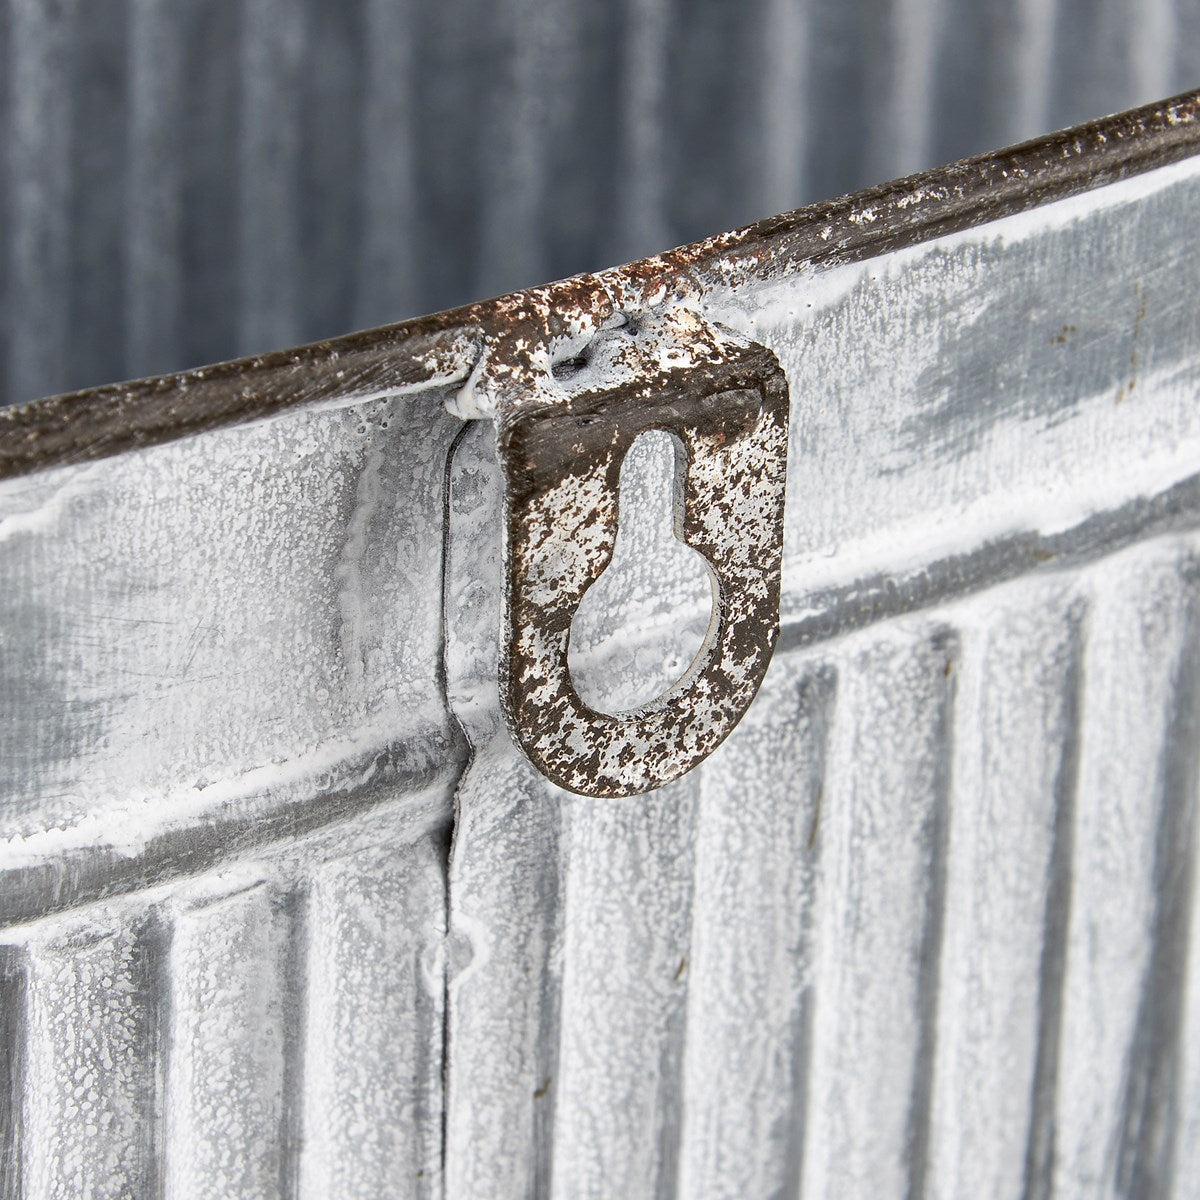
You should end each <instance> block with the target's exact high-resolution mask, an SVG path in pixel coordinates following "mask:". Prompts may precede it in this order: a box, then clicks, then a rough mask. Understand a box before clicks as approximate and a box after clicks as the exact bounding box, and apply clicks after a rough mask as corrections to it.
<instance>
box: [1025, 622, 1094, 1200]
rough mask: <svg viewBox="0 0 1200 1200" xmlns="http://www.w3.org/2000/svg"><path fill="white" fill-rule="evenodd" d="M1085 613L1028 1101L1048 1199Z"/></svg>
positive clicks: (1037, 1194) (1073, 645)
mask: <svg viewBox="0 0 1200 1200" xmlns="http://www.w3.org/2000/svg"><path fill="white" fill-rule="evenodd" d="M1082 620H1083V618H1082V615H1081V614H1075V615H1073V617H1072V619H1071V622H1070V630H1071V636H1070V657H1069V659H1068V669H1067V673H1066V678H1065V680H1064V684H1065V686H1064V688H1063V699H1064V713H1063V726H1064V737H1063V746H1062V757H1061V759H1060V761H1059V767H1058V772H1057V774H1056V776H1055V780H1054V826H1053V832H1052V835H1051V839H1052V840H1051V847H1050V861H1049V867H1048V887H1047V888H1046V905H1045V916H1044V930H1045V931H1044V933H1043V935H1042V952H1041V957H1040V961H1039V964H1038V989H1037V1052H1036V1059H1035V1063H1034V1072H1033V1087H1032V1092H1031V1095H1030V1103H1029V1140H1028V1144H1027V1146H1026V1152H1025V1171H1024V1181H1023V1188H1022V1196H1023V1197H1024V1200H1049V1197H1050V1196H1051V1195H1052V1194H1053V1185H1054V1150H1055V1145H1054V1143H1055V1110H1056V1108H1057V1105H1058V1060H1059V1053H1060V1046H1061V1042H1062V1020H1063V980H1064V978H1065V974H1066V954H1067V931H1068V929H1069V927H1070V915H1071V879H1072V873H1073V861H1074V850H1075V814H1076V805H1077V799H1078V798H1077V792H1078V787H1079V739H1080V702H1081V693H1082V687H1083V678H1082V675H1083V644H1084V634H1083V624H1082Z"/></svg>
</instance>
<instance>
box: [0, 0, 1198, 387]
mask: <svg viewBox="0 0 1200 1200" xmlns="http://www.w3.org/2000/svg"><path fill="white" fill-rule="evenodd" d="M1198 81H1200V5H1198V4H1197V0H1151V2H1146V0H986V2H980V3H973V4H969V5H961V4H960V5H952V4H950V3H948V2H946V0H739V2H738V3H725V2H723V0H702V2H700V3H686V4H685V3H682V2H680V0H613V2H612V3H585V2H583V0H455V2H454V3H445V2H443V0H415V2H405V3H400V2H398V0H295V2H293V0H166V2H159V0H105V2H104V3H91V2H86V0H0V231H2V232H0V403H4V402H16V401H25V400H30V399H33V398H34V397H36V396H40V395H46V394H49V393H52V392H58V391H64V390H68V389H71V388H77V387H83V386H88V385H92V384H98V383H102V382H107V381H111V380H116V379H123V378H131V377H136V376H140V375H146V374H151V373H156V372H165V371H170V370H175V369H178V368H181V367H186V366H193V365H197V364H200V363H204V362H212V361H216V360H219V359H224V358H229V357H233V356H235V355H238V354H249V353H259V352H262V351H267V350H273V349H278V348H281V347H283V346H286V345H292V344H296V343H299V342H302V341H306V340H311V339H315V338H320V337H327V336H332V335H336V334H340V333H344V332H346V331H348V330H350V329H354V328H363V327H367V326H371V325H377V324H383V323H386V322H391V321H396V320H399V319H402V318H405V317H409V316H412V315H415V314H417V313H419V312H427V311H433V310H436V309H440V308H445V307H449V306H451V305H455V304H459V303H464V302H466V301H469V300H474V299H477V298H479V297H481V296H487V295H494V294H497V293H499V292H502V291H506V290H509V289H513V288H517V287H523V286H527V285H531V284H536V283H540V282H542V281H544V280H546V279H551V278H558V277H562V276H565V275H569V274H572V273H575V272H578V271H582V270H592V269H596V268H599V267H603V266H606V265H609V264H612V263H615V262H620V261H624V260H627V259H631V258H634V257H638V256H641V255H644V254H649V253H652V252H655V251H659V250H662V249H665V248H666V247H668V246H671V245H675V244H679V243H682V242H685V241H690V240H693V239H695V238H698V237H701V236H705V235H709V234H713V233H716V232H717V231H719V230H722V229H726V228H730V227H732V226H734V225H738V224H742V223H745V222H747V221H750V220H753V219H755V218H758V217H762V216H766V215H768V214H770V213H773V212H779V211H783V210H786V209H791V208H795V207H797V206H799V205H801V204H804V203H808V202H810V201H812V200H817V199H821V198H824V197H827V196H833V195H837V194H840V193H842V192H844V191H848V190H851V189H852V188H855V187H860V186H865V185H867V184H871V183H877V182H880V181H882V180H884V179H886V178H890V177H893V176H897V175H901V174H904V173H907V172H910V171H913V170H916V169H918V168H922V167H926V166H931V165H934V164H936V163H939V162H945V161H948V160H950V159H953V158H956V157H959V156H961V155H964V154H967V153H974V152H979V151H984V150H989V149H993V148H995V147H997V146H1000V145H1003V144H1005V143H1009V142H1013V141H1016V140H1018V139H1021V138H1025V137H1032V136H1034V135H1037V134H1039V133H1042V132H1045V131H1047V130H1050V129H1053V128H1057V127H1061V126H1065V125H1068V124H1071V123H1074V122H1077V121H1081V120H1085V119H1090V118H1093V117H1096V116H1100V115H1102V114H1103V113H1106V112H1113V111H1116V110H1118V109H1121V108H1126V107H1130V106H1132V105H1134V104H1139V103H1145V102H1149V101H1151V100H1154V99H1157V98H1159V97H1161V96H1165V95H1170V94H1172V93H1174V92H1178V91H1182V90H1183V89H1184V88H1186V87H1192V86H1195V85H1196V84H1197V82H1198Z"/></svg>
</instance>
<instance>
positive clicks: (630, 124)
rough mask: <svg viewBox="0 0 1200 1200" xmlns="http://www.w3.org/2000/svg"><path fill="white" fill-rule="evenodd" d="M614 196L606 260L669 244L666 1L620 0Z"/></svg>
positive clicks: (620, 259) (635, 255)
mask: <svg viewBox="0 0 1200 1200" xmlns="http://www.w3.org/2000/svg"><path fill="white" fill-rule="evenodd" d="M622 12H623V15H624V21H623V27H622V29H621V34H620V46H621V63H620V69H619V78H620V81H621V82H620V86H619V90H618V93H617V104H618V112H617V121H618V123H619V127H620V145H619V150H618V166H617V179H618V184H617V195H616V203H615V207H614V212H613V225H612V227H611V229H610V233H609V246H610V249H609V250H608V251H607V254H606V258H607V259H608V260H609V261H612V262H624V261H626V260H627V259H631V258H638V257H641V256H642V255H644V254H650V253H653V252H654V251H655V250H656V249H658V248H661V247H664V246H669V245H670V244H671V231H670V229H669V227H668V224H667V216H666V213H667V191H666V189H667V180H666V174H665V171H664V163H665V162H666V159H667V149H668V148H667V146H666V144H665V134H666V126H667V112H668V108H667V104H668V98H667V95H666V81H667V52H668V47H669V44H670V37H671V15H672V6H671V0H623V8H622Z"/></svg>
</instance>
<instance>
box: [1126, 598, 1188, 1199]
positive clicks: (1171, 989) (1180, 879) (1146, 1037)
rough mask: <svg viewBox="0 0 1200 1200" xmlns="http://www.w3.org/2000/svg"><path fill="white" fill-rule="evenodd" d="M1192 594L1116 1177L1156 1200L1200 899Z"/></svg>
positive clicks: (1164, 769) (1165, 1172) (1168, 744)
mask: <svg viewBox="0 0 1200 1200" xmlns="http://www.w3.org/2000/svg"><path fill="white" fill-rule="evenodd" d="M1197 601H1198V598H1197V596H1196V593H1195V585H1194V582H1193V583H1192V586H1191V588H1189V596H1188V605H1187V615H1186V618H1185V619H1186V628H1185V631H1184V634H1183V644H1182V647H1181V650H1180V655H1179V659H1178V661H1177V663H1176V665H1175V668H1174V672H1173V678H1172V680H1171V686H1170V693H1169V698H1168V701H1167V704H1168V714H1169V715H1168V718H1167V723H1166V729H1165V735H1164V738H1163V746H1162V758H1161V762H1160V768H1159V778H1158V781H1157V789H1158V791H1159V793H1160V796H1159V812H1158V820H1157V828H1156V833H1155V846H1154V868H1153V880H1154V915H1153V919H1152V933H1151V939H1152V942H1151V945H1152V948H1151V952H1150V958H1149V962H1148V963H1147V965H1146V971H1145V975H1144V977H1143V981H1142V995H1141V1000H1140V1003H1139V1006H1138V1014H1137V1018H1136V1022H1135V1025H1134V1034H1133V1041H1132V1044H1131V1045H1130V1047H1129V1060H1128V1064H1127V1068H1126V1071H1127V1074H1126V1079H1125V1094H1124V1098H1123V1102H1122V1129H1121V1144H1120V1149H1119V1152H1118V1159H1117V1166H1116V1176H1117V1186H1118V1188H1119V1189H1120V1190H1121V1194H1123V1195H1128V1196H1130V1197H1137V1198H1138V1200H1142V1198H1144V1200H1152V1198H1153V1197H1158V1196H1169V1195H1170V1194H1171V1192H1172V1177H1173V1165H1174V1160H1175V1124H1174V1119H1175V1115H1176V1113H1177V1112H1178V1108H1179V1099H1180V1096H1179V1093H1180V1083H1181V1079H1180V1074H1179V1063H1180V1049H1181V1047H1180V1038H1181V1034H1182V1028H1183V1004H1184V990H1185V983H1184V976H1183V972H1182V971H1181V969H1180V968H1181V964H1183V963H1184V962H1186V951H1187V945H1188V940H1189V923H1190V921H1191V916H1192V905H1193V898H1194V894H1195V884H1194V881H1195V834H1196V793H1197V784H1198V782H1200V611H1198V602H1197Z"/></svg>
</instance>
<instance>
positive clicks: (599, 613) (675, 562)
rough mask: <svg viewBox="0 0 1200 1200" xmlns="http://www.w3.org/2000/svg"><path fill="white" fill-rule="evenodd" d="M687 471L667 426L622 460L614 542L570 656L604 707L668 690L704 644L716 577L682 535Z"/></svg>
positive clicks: (576, 625) (582, 684)
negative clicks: (680, 519) (678, 529)
mask: <svg viewBox="0 0 1200 1200" xmlns="http://www.w3.org/2000/svg"><path fill="white" fill-rule="evenodd" d="M682 469H683V467H682V446H681V445H680V443H679V441H678V439H677V438H676V437H675V435H674V434H671V433H668V432H666V431H664V430H651V431H649V432H647V433H643V434H641V435H640V436H638V437H637V438H636V439H635V440H634V442H633V444H632V446H631V447H630V448H629V452H628V453H627V454H626V456H625V461H624V462H623V463H622V465H621V492H620V505H619V508H620V512H619V526H618V530H617V543H616V548H615V550H614V552H613V557H612V561H611V562H610V563H609V565H608V568H607V569H606V570H605V571H604V573H603V574H602V575H601V576H600V578H599V579H597V580H596V581H595V583H593V584H592V585H591V587H589V588H588V590H587V591H586V592H585V593H584V596H583V599H582V601H581V602H580V605H579V609H578V611H577V612H576V614H575V617H574V620H573V621H572V623H571V640H570V647H569V650H568V655H567V661H568V665H569V667H570V671H571V680H572V682H573V683H574V685H575V690H576V691H577V692H578V693H579V698H580V699H581V700H582V701H583V702H584V703H585V704H586V705H588V706H589V707H590V708H593V709H595V710H597V711H599V712H608V713H619V712H627V711H630V710H632V709H636V708H638V707H639V706H641V705H645V704H648V703H649V702H650V701H652V700H654V699H656V698H657V697H658V696H661V695H662V694H663V693H664V692H666V691H668V690H669V689H670V688H671V687H672V686H674V684H676V683H677V682H678V681H679V680H680V679H681V678H682V677H683V676H684V675H686V674H687V671H688V668H689V667H690V666H691V665H692V663H693V661H694V660H695V658H696V656H697V655H698V654H699V652H700V649H701V647H702V646H703V644H704V639H705V636H706V634H707V632H708V628H709V623H710V620H711V617H712V611H713V601H714V593H715V577H714V575H713V573H712V570H711V568H710V567H709V565H708V563H707V561H706V560H705V558H704V557H703V555H701V554H700V553H699V552H698V551H696V550H693V549H692V548H691V547H690V546H688V545H687V544H686V543H685V542H683V541H681V540H680V539H679V538H677V537H676V536H675V528H676V519H677V515H678V514H677V509H678V506H679V504H680V503H681V501H680V499H679V495H680V484H681V478H682Z"/></svg>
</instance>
